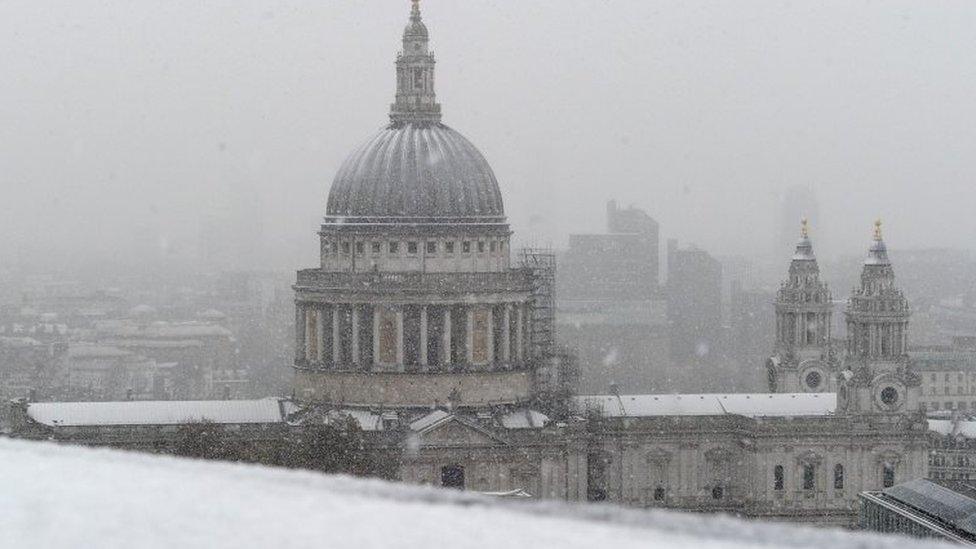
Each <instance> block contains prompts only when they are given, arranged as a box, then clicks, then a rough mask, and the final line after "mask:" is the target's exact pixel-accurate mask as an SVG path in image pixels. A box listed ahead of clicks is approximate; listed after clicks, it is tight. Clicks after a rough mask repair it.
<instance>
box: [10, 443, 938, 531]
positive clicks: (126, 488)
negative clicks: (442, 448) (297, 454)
mask: <svg viewBox="0 0 976 549" xmlns="http://www.w3.org/2000/svg"><path fill="white" fill-rule="evenodd" d="M0 539H2V541H0V545H2V546H3V547H71V548H75V547H99V548H113V547H126V548H131V547H181V548H183V547H199V548H204V547H206V548H224V547H226V548H235V549H239V548H241V547H287V548H289V549H293V548H303V547H315V548H317V549H321V548H323V547H328V548H335V547H357V548H373V547H398V548H399V547H406V548H413V547H416V548H424V549H432V548H437V547H452V548H467V547H478V548H502V547H504V548H522V547H524V548H531V549H541V548H545V547H558V548H574V547H580V548H584V547H585V548H587V549H597V548H602V547H612V548H614V549H624V548H628V547H644V548H646V547H655V548H696V549H705V548H719V547H720V548H729V549H734V548H739V547H811V548H812V547H816V548H817V549H824V548H827V547H829V548H830V549H844V548H847V547H851V548H872V547H879V548H880V547H920V546H922V545H923V544H922V543H921V542H919V541H916V540H909V539H897V538H882V537H874V536H867V535H856V534H850V533H845V532H839V531H824V530H813V529H801V528H792V527H787V526H781V525H764V524H759V523H755V522H741V521H737V520H733V519H728V518H722V517H704V516H698V515H680V514H674V513H661V512H643V511H634V510H624V509H619V508H616V507H612V506H571V505H562V504H555V503H526V502H518V501H508V502H502V501H498V500H489V499H486V498H483V497H480V496H474V495H469V494H461V493H456V492H449V491H446V490H436V489H424V488H415V487H409V486H403V485H397V484H389V483H384V482H379V481H363V480H358V479H350V478H342V477H330V476H326V475H319V474H315V473H306V472H297V471H284V470H277V469H268V468H262V467H254V466H242V465H234V464H224V463H213V462H197V461H190V460H181V459H176V458H169V457H160V456H150V455H141V454H134V453H125V452H117V451H110V450H91V449H85V448H73V447H66V446H57V445H53V444H46V443H34V442H23V441H12V440H6V439H0ZM933 546H934V544H933Z"/></svg>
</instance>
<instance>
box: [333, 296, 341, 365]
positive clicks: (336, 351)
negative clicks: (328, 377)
mask: <svg viewBox="0 0 976 549" xmlns="http://www.w3.org/2000/svg"><path fill="white" fill-rule="evenodd" d="M339 314H340V313H339V305H338V304H336V305H333V306H332V362H333V364H335V365H336V366H338V365H339V364H340V363H341V362H342V334H340V333H339V328H340V323H339Z"/></svg>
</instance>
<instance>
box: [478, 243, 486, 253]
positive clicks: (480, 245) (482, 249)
mask: <svg viewBox="0 0 976 549" xmlns="http://www.w3.org/2000/svg"><path fill="white" fill-rule="evenodd" d="M478 253H479V254H483V253H485V243H484V242H482V241H481V240H479V241H478Z"/></svg>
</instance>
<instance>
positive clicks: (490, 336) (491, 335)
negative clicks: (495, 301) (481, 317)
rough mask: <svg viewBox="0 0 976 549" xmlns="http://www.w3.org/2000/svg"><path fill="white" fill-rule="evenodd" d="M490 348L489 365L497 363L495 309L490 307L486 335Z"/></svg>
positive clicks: (486, 341)
mask: <svg viewBox="0 0 976 549" xmlns="http://www.w3.org/2000/svg"><path fill="white" fill-rule="evenodd" d="M485 345H486V346H487V347H488V364H494V363H495V308H494V307H488V333H487V334H486V335H485Z"/></svg>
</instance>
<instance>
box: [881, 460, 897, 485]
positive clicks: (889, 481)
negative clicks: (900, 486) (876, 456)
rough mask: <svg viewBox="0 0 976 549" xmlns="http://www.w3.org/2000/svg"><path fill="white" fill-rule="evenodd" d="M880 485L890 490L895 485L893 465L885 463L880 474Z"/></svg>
mask: <svg viewBox="0 0 976 549" xmlns="http://www.w3.org/2000/svg"><path fill="white" fill-rule="evenodd" d="M881 484H882V486H884V487H885V488H891V487H892V486H894V485H895V466H894V465H893V464H891V463H885V465H884V469H883V470H882V472H881Z"/></svg>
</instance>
